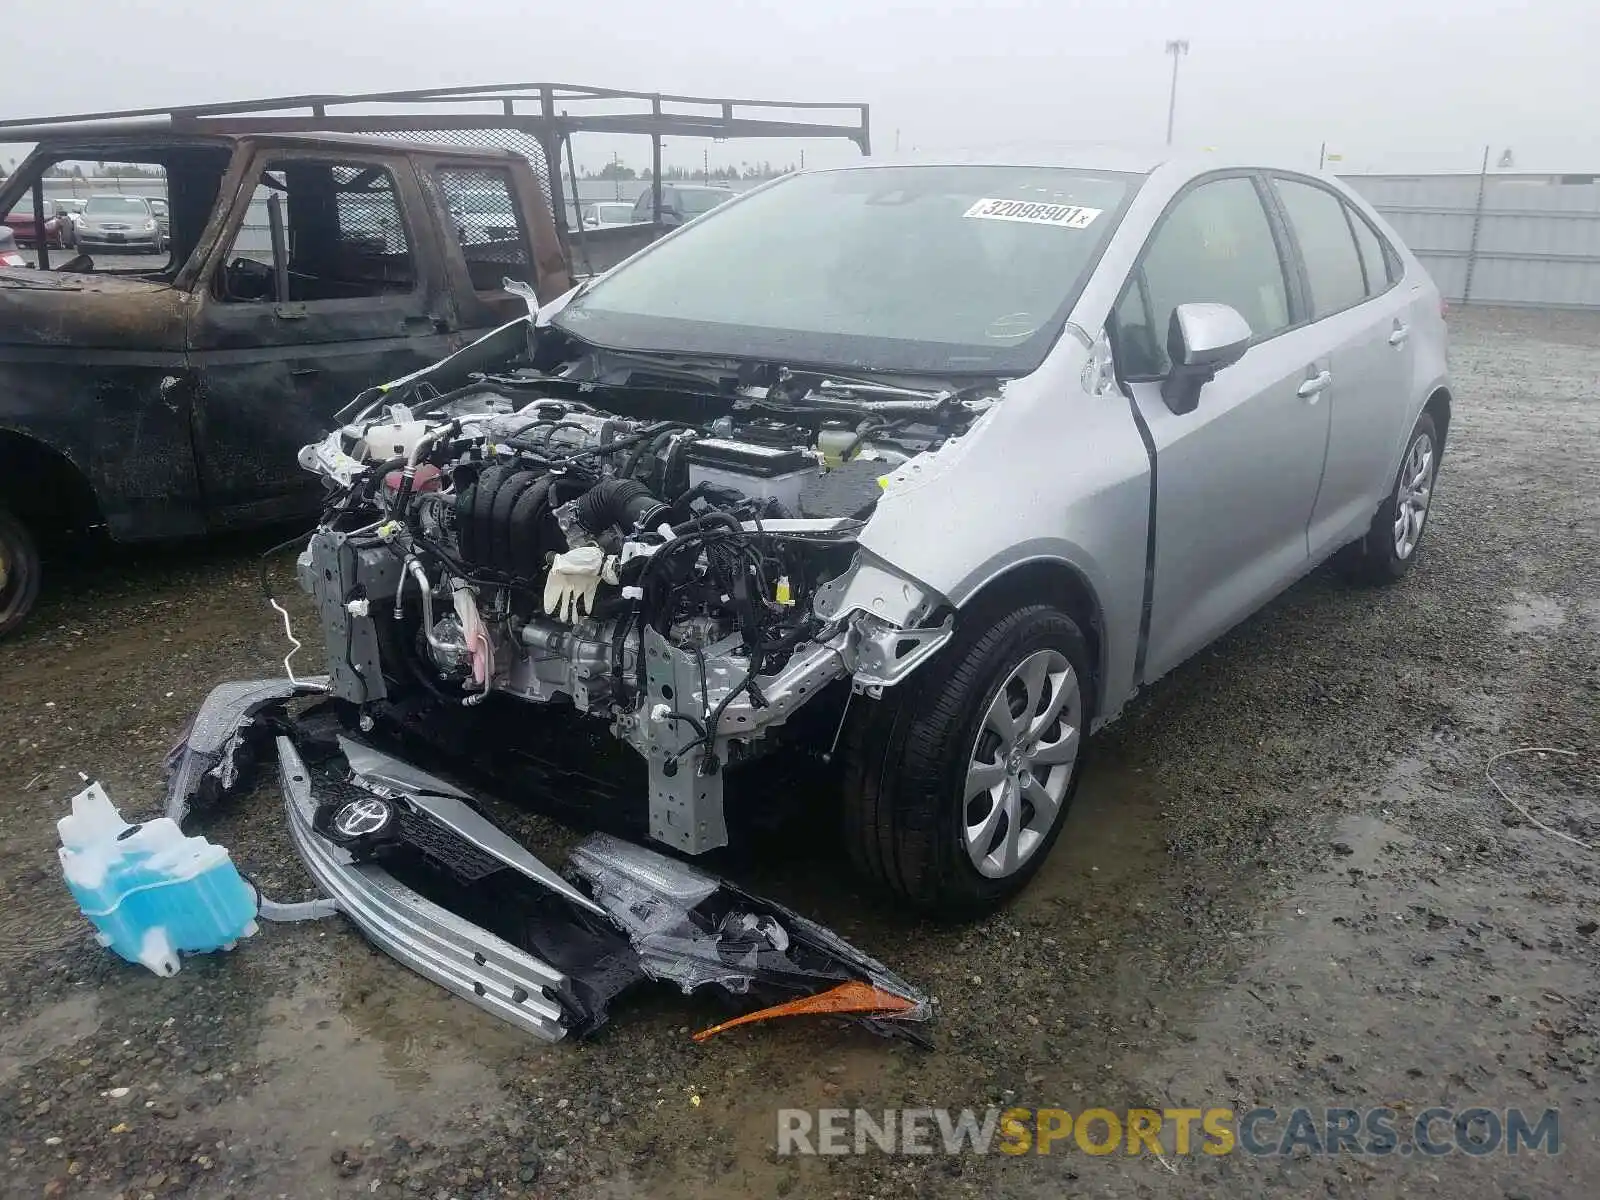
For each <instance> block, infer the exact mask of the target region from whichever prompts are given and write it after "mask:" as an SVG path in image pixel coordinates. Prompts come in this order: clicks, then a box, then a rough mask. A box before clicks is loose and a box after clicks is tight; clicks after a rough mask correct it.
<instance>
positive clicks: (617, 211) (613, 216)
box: [580, 200, 634, 229]
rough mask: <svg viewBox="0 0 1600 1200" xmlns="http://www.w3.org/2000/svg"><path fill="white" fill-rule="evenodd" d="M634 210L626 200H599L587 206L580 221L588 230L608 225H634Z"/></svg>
mask: <svg viewBox="0 0 1600 1200" xmlns="http://www.w3.org/2000/svg"><path fill="white" fill-rule="evenodd" d="M633 208H634V206H633V205H632V204H629V203H628V202H627V201H626V200H598V201H596V202H595V203H593V204H585V205H584V206H583V212H582V214H581V216H580V220H581V222H582V224H583V226H584V227H585V228H586V229H601V228H604V227H605V226H607V225H632V224H633V223H634V221H633Z"/></svg>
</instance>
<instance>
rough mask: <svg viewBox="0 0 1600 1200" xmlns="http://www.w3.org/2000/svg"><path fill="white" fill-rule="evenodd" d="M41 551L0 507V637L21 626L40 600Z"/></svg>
mask: <svg viewBox="0 0 1600 1200" xmlns="http://www.w3.org/2000/svg"><path fill="white" fill-rule="evenodd" d="M41 573H42V572H41V567H40V562H39V548H38V546H37V545H36V544H35V543H34V540H33V535H32V534H30V533H29V532H28V529H27V526H25V525H23V523H22V522H21V521H19V520H17V518H16V517H14V516H12V515H11V512H10V510H8V509H5V508H0V637H5V636H6V634H8V633H10V632H11V631H12V630H14V629H16V628H17V626H19V625H21V624H22V622H23V621H24V620H26V619H27V616H28V614H29V613H30V612H32V611H33V606H34V602H35V601H37V600H38V599H39V579H40V576H41Z"/></svg>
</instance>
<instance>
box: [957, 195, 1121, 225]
mask: <svg viewBox="0 0 1600 1200" xmlns="http://www.w3.org/2000/svg"><path fill="white" fill-rule="evenodd" d="M1104 211H1105V210H1104V209H1100V208H1084V207H1082V206H1081V205H1078V204H1042V203H1040V202H1038V201H1035V200H994V199H990V198H987V197H986V198H984V199H982V200H979V201H978V202H977V203H976V204H974V205H973V206H972V207H971V208H969V209H967V212H966V215H967V216H969V217H974V218H978V219H981V220H985V221H1022V222H1024V223H1025V224H1028V225H1060V226H1062V227H1064V228H1066V229H1087V228H1088V227H1089V225H1090V223H1091V222H1092V221H1093V220H1094V219H1095V218H1096V217H1098V216H1099V215H1100V214H1101V213H1102V212H1104Z"/></svg>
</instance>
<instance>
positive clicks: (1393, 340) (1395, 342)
mask: <svg viewBox="0 0 1600 1200" xmlns="http://www.w3.org/2000/svg"><path fill="white" fill-rule="evenodd" d="M1410 336H1411V326H1409V325H1396V326H1395V327H1394V332H1393V333H1391V334H1390V335H1389V345H1391V346H1404V345H1405V344H1406V339H1407V338H1409V337H1410Z"/></svg>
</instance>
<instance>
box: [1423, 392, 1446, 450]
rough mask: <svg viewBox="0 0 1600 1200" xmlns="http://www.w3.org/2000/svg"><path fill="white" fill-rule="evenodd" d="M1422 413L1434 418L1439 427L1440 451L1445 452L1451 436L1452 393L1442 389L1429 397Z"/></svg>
mask: <svg viewBox="0 0 1600 1200" xmlns="http://www.w3.org/2000/svg"><path fill="white" fill-rule="evenodd" d="M1422 411H1423V412H1425V413H1427V414H1428V415H1429V416H1431V417H1432V418H1433V423H1434V424H1435V425H1437V426H1438V427H1439V450H1440V452H1441V453H1442V452H1443V451H1444V445H1445V442H1446V441H1447V440H1448V439H1449V436H1450V391H1449V389H1448V388H1440V389H1439V390H1438V391H1436V392H1434V393H1433V395H1431V396H1429V397H1428V402H1427V403H1426V404H1424V405H1423V406H1422Z"/></svg>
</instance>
